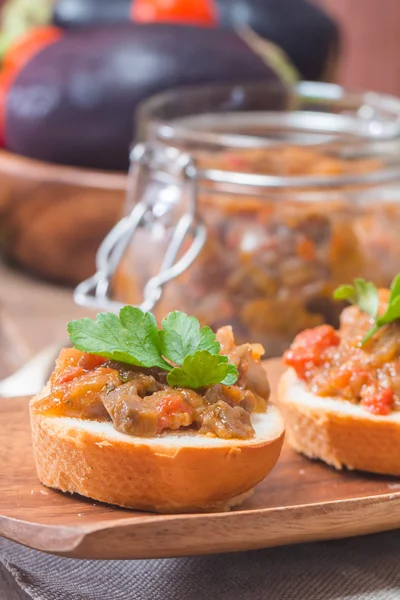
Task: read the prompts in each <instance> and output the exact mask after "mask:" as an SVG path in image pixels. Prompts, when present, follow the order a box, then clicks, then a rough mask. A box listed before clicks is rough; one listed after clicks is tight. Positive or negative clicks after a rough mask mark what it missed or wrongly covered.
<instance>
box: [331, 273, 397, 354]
mask: <svg viewBox="0 0 400 600" xmlns="http://www.w3.org/2000/svg"><path fill="white" fill-rule="evenodd" d="M333 295H334V298H335V299H336V300H347V301H348V302H351V304H355V305H357V306H358V307H359V309H360V310H361V311H362V312H365V313H367V314H369V315H371V317H373V319H374V325H373V327H372V328H371V329H370V330H369V331H368V333H367V334H366V336H365V337H364V338H363V340H362V342H361V345H364V344H365V343H366V342H367V341H368V340H370V339H371V337H372V336H373V335H375V333H376V332H377V331H378V329H380V328H381V327H383V326H384V325H388V324H389V323H392V322H393V321H396V320H397V319H400V274H398V275H396V277H395V278H394V279H393V281H392V285H391V286H390V297H389V303H388V307H387V309H386V311H385V313H384V314H383V315H381V316H379V314H378V311H379V294H378V290H377V288H376V286H375V284H374V283H372V281H365V279H361V278H359V279H355V280H354V285H342V286H340V287H338V288H337V289H336V290H335V291H334V294H333Z"/></svg>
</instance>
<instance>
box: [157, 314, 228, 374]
mask: <svg viewBox="0 0 400 600" xmlns="http://www.w3.org/2000/svg"><path fill="white" fill-rule="evenodd" d="M159 335H160V344H161V351H162V354H163V356H165V358H167V359H168V360H170V361H171V362H173V363H175V364H177V365H181V364H182V363H183V361H184V360H185V358H186V357H187V356H190V355H192V354H194V353H195V352H198V351H199V350H207V351H208V352H210V354H218V352H219V351H220V349H221V346H220V344H219V343H218V342H217V339H216V337H215V333H214V332H213V331H212V330H211V329H210V328H209V327H202V328H201V329H200V323H199V321H198V320H197V319H196V318H195V317H188V316H187V315H186V314H185V313H183V312H179V311H175V312H172V313H170V314H169V315H168V316H167V317H166V318H165V319H164V320H163V322H162V330H161V331H160V334H159Z"/></svg>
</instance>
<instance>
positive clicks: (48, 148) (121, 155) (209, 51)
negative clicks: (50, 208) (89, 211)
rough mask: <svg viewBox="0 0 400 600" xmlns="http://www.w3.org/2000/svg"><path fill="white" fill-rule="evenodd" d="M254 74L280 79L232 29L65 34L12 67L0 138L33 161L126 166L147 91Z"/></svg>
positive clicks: (127, 27) (140, 28)
mask: <svg viewBox="0 0 400 600" xmlns="http://www.w3.org/2000/svg"><path fill="white" fill-rule="evenodd" d="M260 81H261V82H264V81H265V82H266V83H267V82H277V83H278V85H282V88H284V84H283V83H281V82H280V78H279V76H278V75H277V73H276V72H275V71H274V70H273V69H272V68H270V67H269V65H267V64H266V62H265V61H264V60H262V59H261V58H260V57H259V56H256V55H255V54H253V52H252V50H251V49H250V48H249V47H248V46H247V45H246V44H245V42H244V41H242V39H241V38H239V37H238V36H237V35H236V34H235V33H234V32H233V31H221V30H217V29H208V28H200V27H186V26H179V25H160V24H158V25H156V24H150V25H135V24H133V23H126V24H122V25H114V26H108V27H106V28H101V29H87V30H85V31H74V32H69V33H65V35H64V36H63V37H62V38H61V39H60V40H59V41H58V42H55V43H54V44H53V45H51V46H48V47H46V48H45V49H43V50H42V51H41V52H40V53H39V54H37V55H36V56H34V57H33V58H32V59H31V61H30V62H29V63H28V64H27V65H25V67H23V68H22V70H21V71H20V72H19V74H18V75H17V77H16V80H15V83H14V85H13V86H12V88H11V90H10V92H9V95H8V97H7V99H6V104H5V142H6V144H5V145H6V148H7V149H9V150H10V151H12V152H15V153H18V154H22V155H24V156H28V157H31V158H35V159H39V160H44V161H50V162H54V163H59V164H67V165H76V166H81V167H89V168H95V169H107V170H126V168H127V166H128V154H129V148H130V145H131V142H132V139H133V137H134V131H133V129H134V127H133V120H134V113H135V110H136V108H137V107H138V105H139V103H140V102H142V101H143V100H144V99H146V98H148V97H149V96H151V95H153V94H155V93H157V92H160V91H164V90H167V89H171V88H174V87H177V86H185V85H192V84H200V83H219V84H221V83H235V84H236V83H238V82H243V83H245V82H260Z"/></svg>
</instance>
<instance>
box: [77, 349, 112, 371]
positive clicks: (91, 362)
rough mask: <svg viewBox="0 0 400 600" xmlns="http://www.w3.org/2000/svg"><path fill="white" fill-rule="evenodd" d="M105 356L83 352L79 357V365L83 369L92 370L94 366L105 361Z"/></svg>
mask: <svg viewBox="0 0 400 600" xmlns="http://www.w3.org/2000/svg"><path fill="white" fill-rule="evenodd" d="M106 360H107V359H106V358H104V357H103V356H97V355H96V354H87V353H86V352H84V353H83V354H82V356H81V358H80V359H79V366H81V367H82V369H84V370H85V371H92V370H93V369H95V368H96V367H99V366H100V365H104V363H105V362H106Z"/></svg>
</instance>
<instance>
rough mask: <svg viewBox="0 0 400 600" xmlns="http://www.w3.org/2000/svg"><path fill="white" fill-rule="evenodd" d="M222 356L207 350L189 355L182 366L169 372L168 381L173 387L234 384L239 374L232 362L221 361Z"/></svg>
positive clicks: (194, 387) (192, 387) (193, 387)
mask: <svg viewBox="0 0 400 600" xmlns="http://www.w3.org/2000/svg"><path fill="white" fill-rule="evenodd" d="M221 358H222V357H221V356H220V355H218V354H211V353H210V352H208V351H207V350H201V351H199V352H196V353H195V354H193V355H192V356H187V357H186V358H185V359H184V361H183V363H182V367H175V368H174V369H172V371H171V372H170V373H168V377H167V382H168V384H169V385H170V386H172V387H184V388H191V389H197V388H201V387H206V386H209V385H214V384H216V383H223V384H224V385H233V384H234V383H236V381H237V378H238V376H239V373H238V370H237V369H236V367H235V366H234V365H232V364H229V363H227V362H225V361H224V360H223V361H221Z"/></svg>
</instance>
